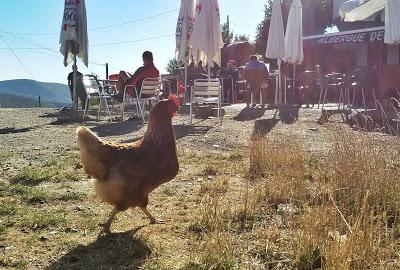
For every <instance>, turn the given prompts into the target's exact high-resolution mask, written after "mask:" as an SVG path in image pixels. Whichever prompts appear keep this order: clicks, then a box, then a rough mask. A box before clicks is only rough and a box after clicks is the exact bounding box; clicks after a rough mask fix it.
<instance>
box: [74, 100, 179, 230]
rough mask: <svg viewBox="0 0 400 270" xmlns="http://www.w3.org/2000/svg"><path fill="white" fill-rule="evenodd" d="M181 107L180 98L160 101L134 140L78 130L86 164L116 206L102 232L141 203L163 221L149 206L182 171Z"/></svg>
mask: <svg viewBox="0 0 400 270" xmlns="http://www.w3.org/2000/svg"><path fill="white" fill-rule="evenodd" d="M178 107H179V103H178V102H177V99H176V98H170V99H168V100H162V101H160V102H158V103H157V104H156V105H155V106H154V107H153V109H152V110H151V112H150V116H149V121H148V126H147V131H146V133H145V135H144V137H143V138H142V139H140V140H138V141H136V142H133V143H128V144H115V143H111V142H106V141H104V140H101V139H99V138H98V137H97V136H96V135H95V134H94V133H93V132H92V131H90V130H89V129H88V128H85V127H79V128H78V129H77V130H76V133H77V137H78V138H77V141H78V145H79V149H80V157H81V161H82V164H83V168H84V170H85V172H86V173H87V174H88V175H89V176H91V177H92V179H93V185H94V189H95V191H96V194H97V196H98V197H99V198H100V199H101V200H102V201H104V202H106V203H108V204H111V205H113V206H114V209H113V211H112V212H111V215H110V217H109V219H108V220H107V221H106V223H104V224H102V225H101V226H102V227H103V228H102V230H101V231H100V234H99V236H100V235H103V234H108V233H110V226H111V223H112V221H113V219H114V217H115V215H116V214H117V213H118V212H119V211H124V210H126V209H128V208H130V207H140V209H141V210H142V211H143V212H144V213H145V214H146V216H147V217H148V218H149V219H150V222H151V223H163V221H161V220H158V219H156V218H155V217H154V216H153V215H152V214H151V213H150V212H149V210H148V209H147V205H148V203H149V197H148V196H149V193H150V192H151V191H153V190H154V189H155V188H157V187H158V186H159V185H161V184H163V183H166V182H168V181H170V180H172V179H173V178H174V177H175V176H176V174H177V173H178V170H179V163H178V158H177V155H176V145H175V133H174V130H173V127H172V117H173V115H174V114H175V112H176V111H177V109H178Z"/></svg>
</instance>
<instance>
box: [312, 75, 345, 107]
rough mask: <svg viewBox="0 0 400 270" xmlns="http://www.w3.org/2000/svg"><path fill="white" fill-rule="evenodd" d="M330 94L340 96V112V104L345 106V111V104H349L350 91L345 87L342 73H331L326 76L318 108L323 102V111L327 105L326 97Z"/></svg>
mask: <svg viewBox="0 0 400 270" xmlns="http://www.w3.org/2000/svg"><path fill="white" fill-rule="evenodd" d="M328 92H331V93H333V94H334V95H337V94H339V97H338V110H340V104H342V105H343V109H344V106H345V104H348V101H349V95H348V91H346V88H345V87H344V75H343V74H341V73H331V74H327V75H325V81H324V83H323V86H322V88H321V93H320V96H319V100H318V108H319V106H320V104H321V102H322V110H323V109H324V107H325V104H326V96H327V94H328Z"/></svg>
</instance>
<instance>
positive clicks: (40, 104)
mask: <svg viewBox="0 0 400 270" xmlns="http://www.w3.org/2000/svg"><path fill="white" fill-rule="evenodd" d="M41 107H42V103H41V102H40V96H39V108H41Z"/></svg>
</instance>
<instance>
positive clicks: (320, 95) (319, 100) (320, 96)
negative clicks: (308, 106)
mask: <svg viewBox="0 0 400 270" xmlns="http://www.w3.org/2000/svg"><path fill="white" fill-rule="evenodd" d="M323 93H324V88H323V87H321V88H320V91H319V99H318V107H317V108H318V109H319V105H321V102H322V95H323Z"/></svg>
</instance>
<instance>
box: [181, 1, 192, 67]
mask: <svg viewBox="0 0 400 270" xmlns="http://www.w3.org/2000/svg"><path fill="white" fill-rule="evenodd" d="M194 14H195V2H194V0H181V8H180V11H179V17H178V23H177V24H176V59H177V60H178V61H181V62H182V63H185V64H187V63H188V60H189V54H190V46H189V39H190V37H191V35H192V32H193V24H194Z"/></svg>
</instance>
